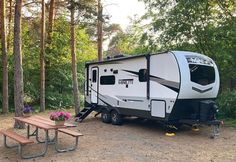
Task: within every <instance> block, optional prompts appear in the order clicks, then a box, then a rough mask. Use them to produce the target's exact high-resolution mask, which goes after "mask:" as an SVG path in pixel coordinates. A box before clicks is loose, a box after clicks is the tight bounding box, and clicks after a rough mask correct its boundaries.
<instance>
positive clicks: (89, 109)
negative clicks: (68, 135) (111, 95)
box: [75, 106, 96, 122]
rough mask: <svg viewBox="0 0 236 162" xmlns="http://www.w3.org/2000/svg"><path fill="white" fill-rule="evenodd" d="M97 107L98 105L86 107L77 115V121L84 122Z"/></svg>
mask: <svg viewBox="0 0 236 162" xmlns="http://www.w3.org/2000/svg"><path fill="white" fill-rule="evenodd" d="M95 108H96V106H91V107H85V108H84V109H83V110H81V111H80V112H79V113H78V114H77V115H76V116H75V117H76V121H80V122H82V121H83V120H84V119H85V118H86V117H87V116H88V115H89V114H90V113H91V112H92V111H93V110H94V109H95Z"/></svg>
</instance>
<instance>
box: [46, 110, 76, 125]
mask: <svg viewBox="0 0 236 162" xmlns="http://www.w3.org/2000/svg"><path fill="white" fill-rule="evenodd" d="M70 118H71V115H70V113H68V112H65V111H58V112H52V113H50V119H51V120H53V121H55V125H64V123H65V121H66V120H68V119H70Z"/></svg>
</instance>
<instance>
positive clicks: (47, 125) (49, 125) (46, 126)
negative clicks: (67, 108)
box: [0, 116, 83, 159]
mask: <svg viewBox="0 0 236 162" xmlns="http://www.w3.org/2000/svg"><path fill="white" fill-rule="evenodd" d="M14 119H15V120H17V121H21V122H23V123H25V124H27V137H24V136H22V135H19V134H17V133H16V132H14V131H12V130H2V131H0V133H1V134H3V136H4V145H5V147H7V148H12V147H18V151H19V155H20V156H21V158H23V159H29V158H34V157H39V156H44V155H45V154H46V152H47V150H48V145H49V144H54V145H55V150H56V151H57V152H59V153H61V152H67V151H73V150H75V149H76V148H77V146H78V138H79V137H80V136H83V135H82V134H81V133H78V132H76V131H73V130H69V129H67V128H69V127H75V125H73V124H70V123H65V124H64V125H63V126H56V125H55V123H54V122H53V121H51V120H50V119H46V118H44V117H41V116H31V117H26V118H24V117H14ZM31 126H34V127H35V130H34V131H33V133H30V127H31ZM39 129H42V130H44V132H45V139H44V141H40V140H39ZM49 130H54V131H55V136H54V138H53V139H50V137H49ZM58 132H61V133H64V134H67V135H70V136H72V137H74V138H75V140H76V141H75V145H74V146H73V147H68V148H66V149H61V148H59V144H58ZM31 136H35V137H36V141H37V142H38V143H43V144H44V148H43V150H42V151H41V152H38V153H37V154H32V155H23V153H22V152H23V151H22V148H23V146H26V145H28V144H33V143H34V141H33V140H31V139H29V138H30V137H31ZM7 137H9V138H11V139H12V140H14V141H16V142H18V144H17V145H12V146H10V145H8V144H7Z"/></svg>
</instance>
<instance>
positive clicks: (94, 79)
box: [92, 70, 97, 83]
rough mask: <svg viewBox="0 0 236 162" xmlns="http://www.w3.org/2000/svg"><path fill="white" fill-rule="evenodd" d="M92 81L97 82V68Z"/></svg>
mask: <svg viewBox="0 0 236 162" xmlns="http://www.w3.org/2000/svg"><path fill="white" fill-rule="evenodd" d="M92 82H94V83H95V82H97V70H93V76H92Z"/></svg>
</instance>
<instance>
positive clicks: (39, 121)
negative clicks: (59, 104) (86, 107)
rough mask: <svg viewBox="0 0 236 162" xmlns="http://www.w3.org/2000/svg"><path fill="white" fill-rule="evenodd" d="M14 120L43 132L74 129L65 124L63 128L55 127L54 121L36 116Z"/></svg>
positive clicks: (71, 125)
mask: <svg viewBox="0 0 236 162" xmlns="http://www.w3.org/2000/svg"><path fill="white" fill-rule="evenodd" d="M14 119H15V120H18V121H21V122H24V123H26V124H30V125H32V126H36V127H38V128H41V129H45V130H50V129H58V128H66V127H75V125H73V124H70V123H65V124H64V125H63V126H56V125H55V123H54V121H51V120H50V119H47V118H45V117H41V116H38V115H33V116H30V117H14Z"/></svg>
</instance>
